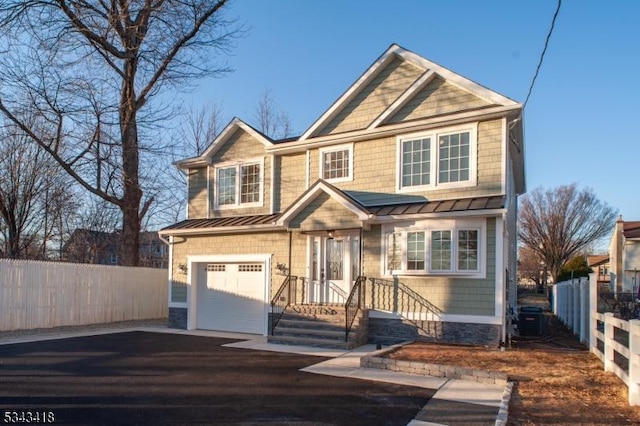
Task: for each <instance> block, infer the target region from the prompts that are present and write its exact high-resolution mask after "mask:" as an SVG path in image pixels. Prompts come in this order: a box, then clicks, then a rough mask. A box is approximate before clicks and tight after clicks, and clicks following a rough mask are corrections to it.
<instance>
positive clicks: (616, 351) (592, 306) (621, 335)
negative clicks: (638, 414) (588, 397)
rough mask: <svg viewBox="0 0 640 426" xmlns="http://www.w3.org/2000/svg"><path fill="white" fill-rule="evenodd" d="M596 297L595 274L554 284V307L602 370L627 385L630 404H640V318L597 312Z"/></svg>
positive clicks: (557, 314) (597, 300)
mask: <svg viewBox="0 0 640 426" xmlns="http://www.w3.org/2000/svg"><path fill="white" fill-rule="evenodd" d="M590 283H591V284H590ZM598 297H599V295H598V288H597V284H596V277H595V274H591V275H590V280H585V279H583V280H582V281H580V280H573V281H566V282H562V283H558V284H556V285H554V286H553V311H554V313H555V314H556V316H557V317H558V318H559V319H560V320H561V321H562V322H563V323H564V324H565V325H566V326H567V327H569V328H570V329H571V330H572V331H573V333H574V334H576V335H577V336H579V338H580V341H581V342H583V343H585V344H586V345H588V347H589V350H590V351H591V352H592V353H593V354H595V355H596V356H597V357H598V358H599V359H600V360H601V361H602V363H603V364H604V370H605V371H609V372H612V373H614V374H615V375H617V376H618V377H619V378H620V380H622V381H623V382H624V384H625V385H627V388H628V389H629V392H628V393H629V405H640V320H638V319H631V320H630V321H627V320H624V319H621V318H616V316H615V314H614V313H613V312H598V311H599V309H598V302H599V299H598ZM600 306H602V303H601V304H600Z"/></svg>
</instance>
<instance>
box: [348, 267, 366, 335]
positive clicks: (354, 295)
mask: <svg viewBox="0 0 640 426" xmlns="http://www.w3.org/2000/svg"><path fill="white" fill-rule="evenodd" d="M366 280H367V278H366V277H362V276H359V277H358V278H356V282H355V283H354V284H353V288H352V289H351V293H350V294H349V297H348V298H347V301H346V302H345V304H344V311H345V337H344V340H345V342H348V341H349V332H350V331H351V327H352V326H353V322H354V321H355V319H356V316H357V315H358V311H359V310H360V309H362V302H363V300H362V299H363V296H364V292H365V289H364V286H365V283H366Z"/></svg>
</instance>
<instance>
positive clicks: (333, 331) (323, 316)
mask: <svg viewBox="0 0 640 426" xmlns="http://www.w3.org/2000/svg"><path fill="white" fill-rule="evenodd" d="M345 315H346V314H345V308H344V306H340V305H337V306H336V305H294V306H290V307H289V308H288V309H287V310H286V311H285V313H284V315H283V316H282V318H281V319H280V321H279V322H278V324H277V325H276V327H275V329H274V330H273V335H271V336H269V338H268V341H269V343H280V344H285V345H302V346H313V347H323V348H333V349H345V350H348V349H353V348H355V347H358V346H360V345H361V344H363V343H364V342H366V324H363V323H364V322H365V321H364V320H363V318H364V315H363V312H362V311H360V312H359V313H358V316H357V317H356V319H355V320H354V323H353V326H352V328H351V331H350V332H349V338H348V339H346V340H345ZM363 331H364V336H363Z"/></svg>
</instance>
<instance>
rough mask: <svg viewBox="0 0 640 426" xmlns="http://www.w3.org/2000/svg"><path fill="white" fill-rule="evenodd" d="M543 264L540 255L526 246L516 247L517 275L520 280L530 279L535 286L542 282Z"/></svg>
mask: <svg viewBox="0 0 640 426" xmlns="http://www.w3.org/2000/svg"><path fill="white" fill-rule="evenodd" d="M543 274H544V266H543V261H542V260H541V258H540V255H539V254H538V253H537V252H535V251H533V250H532V249H531V248H529V247H528V246H521V247H520V248H519V249H518V275H519V278H520V280H523V281H530V282H533V283H534V284H536V285H537V286H540V285H542V283H543V279H542V278H543Z"/></svg>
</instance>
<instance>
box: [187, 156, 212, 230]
mask: <svg viewBox="0 0 640 426" xmlns="http://www.w3.org/2000/svg"><path fill="white" fill-rule="evenodd" d="M188 179H189V195H188V197H189V219H201V218H205V217H207V200H208V195H207V167H200V168H197V169H189V172H188Z"/></svg>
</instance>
